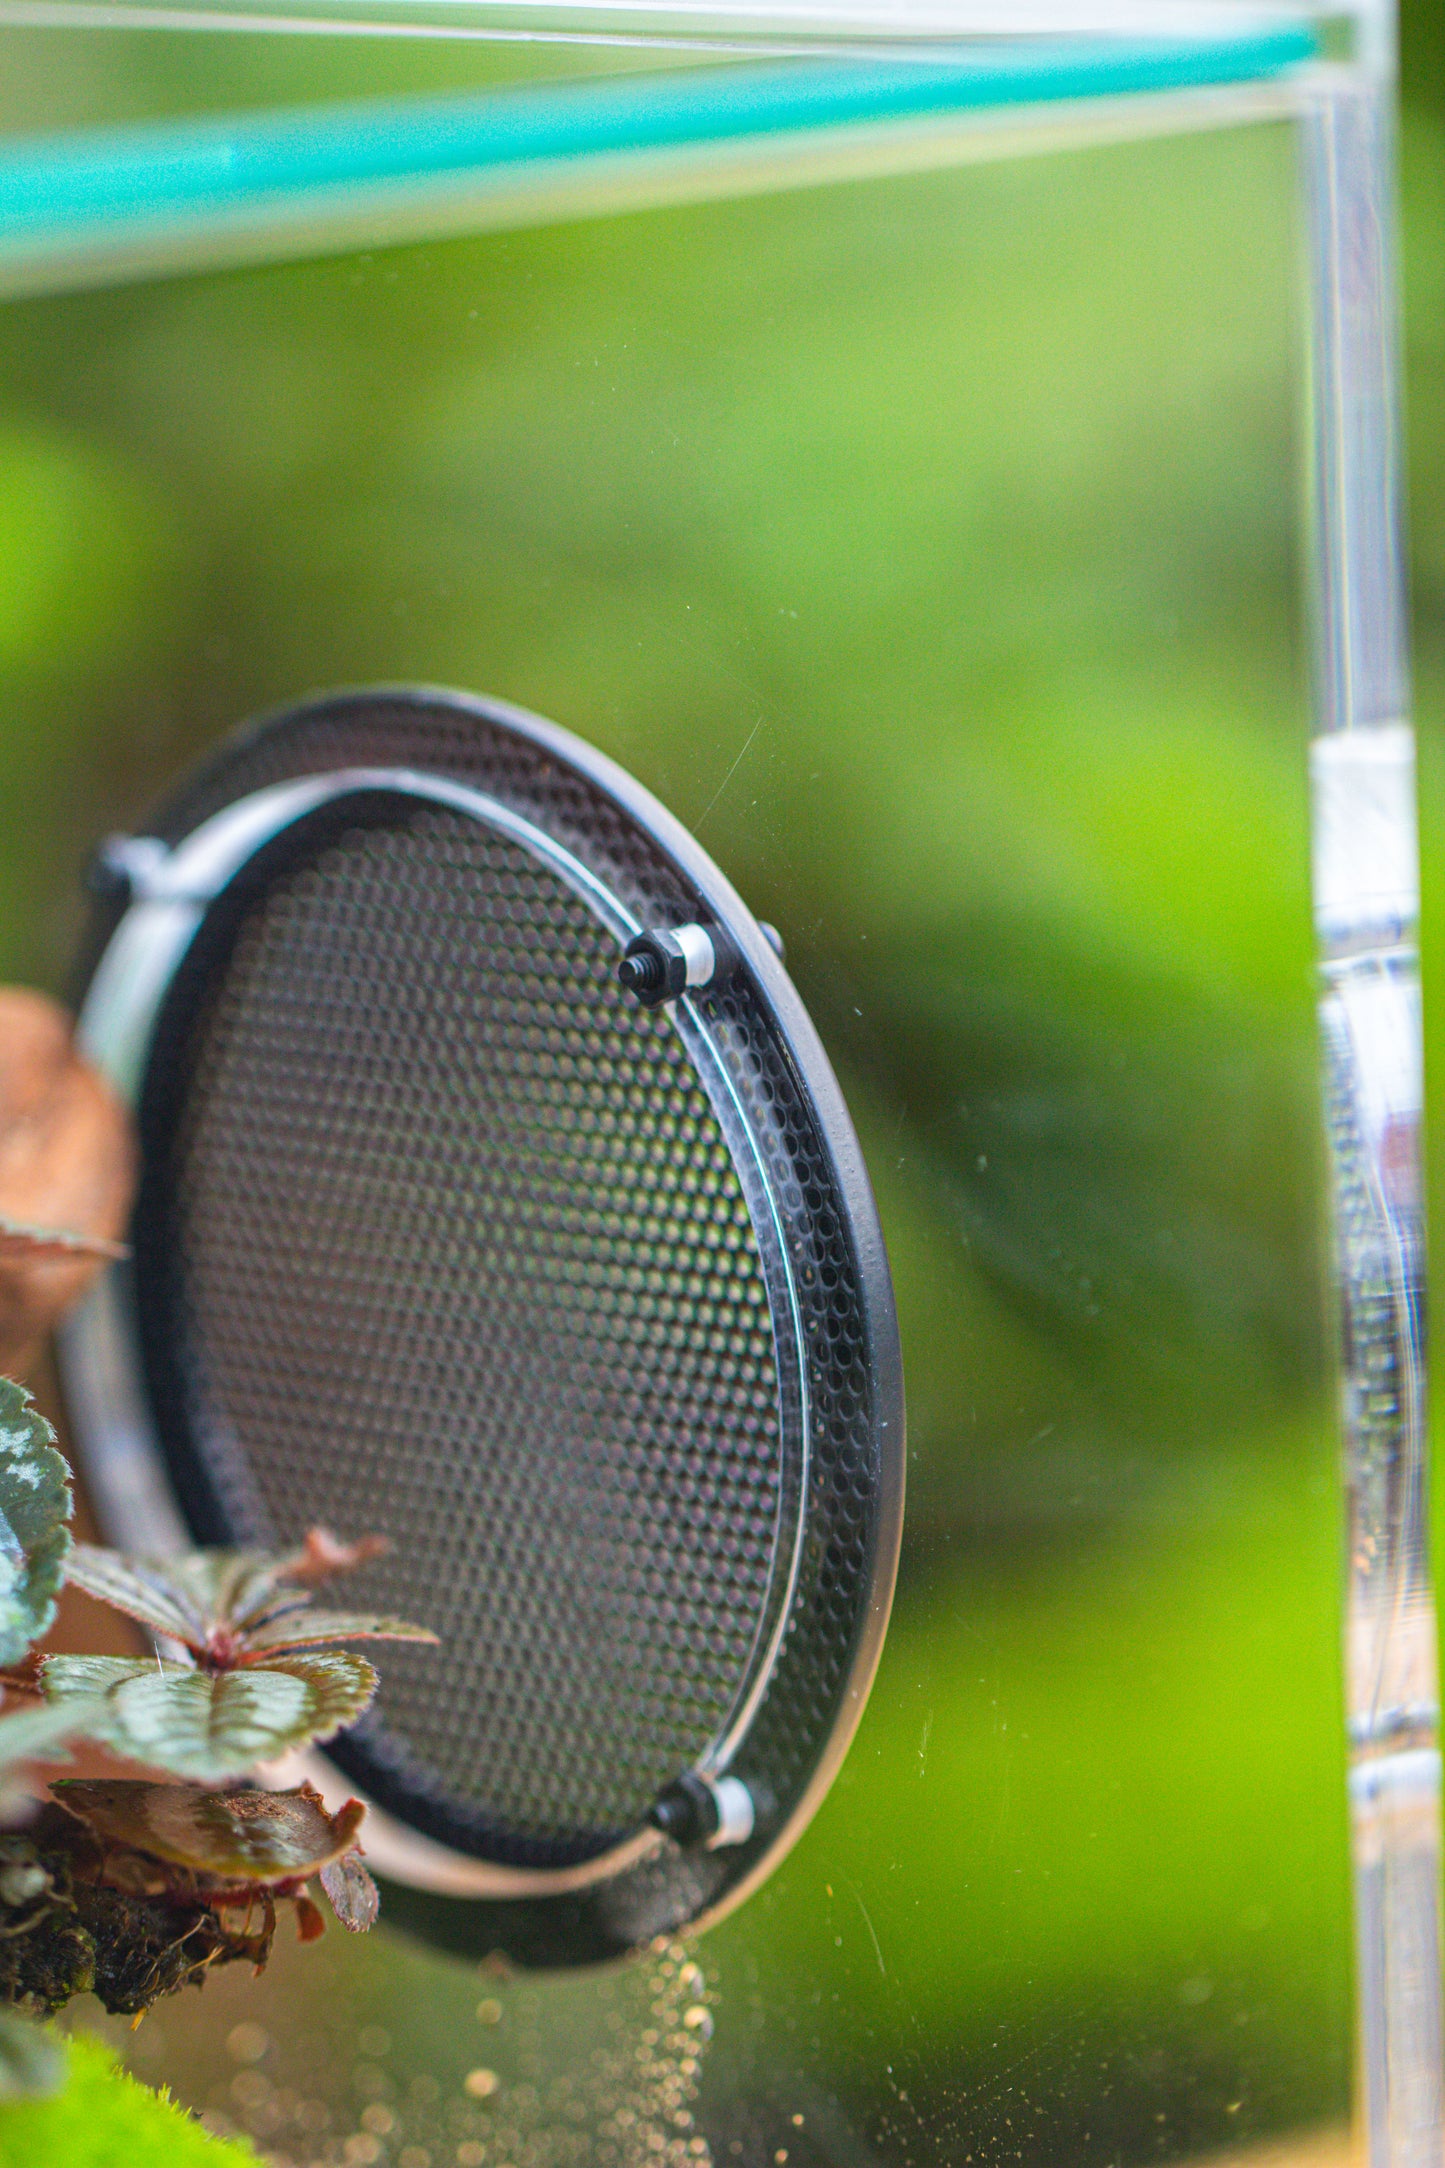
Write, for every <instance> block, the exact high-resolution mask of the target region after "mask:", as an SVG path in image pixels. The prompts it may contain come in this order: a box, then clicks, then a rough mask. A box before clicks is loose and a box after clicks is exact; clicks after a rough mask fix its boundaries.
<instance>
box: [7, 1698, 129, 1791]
mask: <svg viewBox="0 0 1445 2168" xmlns="http://www.w3.org/2000/svg"><path fill="white" fill-rule="evenodd" d="M104 1721H105V1702H104V1699H103V1698H102V1697H101V1696H99V1695H90V1696H84V1695H76V1696H74V1697H73V1698H70V1699H67V1700H65V1701H63V1702H53V1701H42V1702H40V1703H38V1704H37V1705H36V1706H35V1707H33V1708H30V1709H17V1710H16V1711H15V1713H14V1715H13V1716H0V1772H3V1771H6V1770H9V1769H13V1768H14V1767H15V1766H16V1764H17V1763H18V1762H27V1761H68V1760H69V1758H70V1757H69V1756H68V1755H67V1754H66V1753H65V1752H64V1751H63V1749H64V1743H65V1741H66V1740H67V1739H74V1738H76V1737H77V1736H78V1735H79V1734H80V1733H81V1732H84V1731H88V1730H89V1729H90V1727H91V1725H92V1724H103V1723H104Z"/></svg>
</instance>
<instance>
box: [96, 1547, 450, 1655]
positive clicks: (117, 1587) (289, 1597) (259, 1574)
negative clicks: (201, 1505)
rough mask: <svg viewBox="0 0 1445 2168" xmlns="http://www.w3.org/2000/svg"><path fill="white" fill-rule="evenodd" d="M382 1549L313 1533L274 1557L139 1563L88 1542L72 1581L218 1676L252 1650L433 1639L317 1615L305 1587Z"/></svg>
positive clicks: (355, 1618) (246, 1553)
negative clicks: (164, 1637)
mask: <svg viewBox="0 0 1445 2168" xmlns="http://www.w3.org/2000/svg"><path fill="white" fill-rule="evenodd" d="M384 1549H385V1545H384V1544H383V1543H382V1542H381V1540H380V1538H378V1537H375V1536H367V1537H364V1538H363V1539H362V1541H361V1542H360V1543H350V1544H349V1543H341V1542H339V1541H338V1540H337V1538H336V1537H335V1536H332V1535H328V1533H327V1532H326V1530H325V1529H324V1528H313V1529H312V1531H311V1533H310V1534H309V1535H308V1536H307V1538H306V1542H305V1544H304V1546H303V1547H302V1548H301V1549H300V1550H299V1551H291V1552H287V1553H285V1554H284V1555H280V1556H275V1557H273V1556H271V1555H270V1554H269V1553H267V1552H264V1551H252V1550H212V1551H189V1552H185V1553H182V1554H180V1555H179V1556H177V1557H174V1558H132V1557H127V1556H125V1555H123V1554H122V1553H121V1552H119V1551H106V1550H101V1549H98V1548H97V1547H96V1546H95V1545H94V1544H89V1543H84V1544H78V1545H77V1546H76V1551H75V1557H74V1561H73V1563H72V1565H71V1568H70V1574H69V1578H70V1579H71V1580H72V1581H73V1582H74V1583H75V1585H76V1587H77V1588H83V1589H85V1590H86V1592H87V1593H88V1594H89V1595H92V1596H97V1597H99V1598H100V1600H101V1601H102V1602H103V1603H108V1604H111V1605H113V1606H114V1608H115V1609H116V1610H117V1611H124V1612H125V1613H126V1614H127V1615H128V1616H129V1617H131V1618H134V1619H139V1620H140V1621H141V1623H142V1624H143V1625H146V1626H149V1627H150V1629H151V1631H152V1632H153V1633H157V1634H163V1635H167V1636H169V1637H170V1638H171V1639H172V1640H176V1641H181V1642H183V1643H184V1644H185V1646H186V1647H187V1648H189V1649H191V1650H193V1651H194V1653H195V1654H196V1655H197V1656H198V1657H200V1658H201V1659H202V1660H203V1662H204V1663H205V1664H206V1665H207V1666H208V1668H209V1669H211V1670H216V1671H220V1670H229V1669H231V1668H233V1667H235V1666H237V1665H240V1664H246V1663H249V1662H250V1661H251V1655H250V1652H251V1651H252V1650H262V1651H271V1650H278V1649H298V1648H313V1647H316V1646H318V1645H319V1644H320V1643H322V1642H326V1641H342V1640H350V1639H367V1640H384V1641H433V1640H435V1638H436V1637H435V1635H433V1634H431V1633H429V1632H428V1631H427V1629H426V1628H425V1627H423V1626H413V1625H411V1624H409V1623H408V1622H407V1621H406V1620H405V1619H392V1618H375V1617H373V1616H372V1615H371V1614H370V1613H360V1612H343V1611H329V1612H320V1611H312V1610H311V1601H312V1599H311V1593H310V1590H309V1588H307V1587H306V1586H305V1585H304V1584H305V1583H306V1582H308V1581H315V1580H319V1579H322V1578H324V1577H325V1576H326V1575H327V1574H330V1573H340V1572H344V1571H345V1570H346V1569H347V1568H348V1567H351V1566H356V1565H360V1564H362V1563H363V1562H364V1561H365V1560H366V1559H368V1558H374V1557H375V1556H376V1555H377V1553H378V1551H380V1550H384ZM297 1621H304V1624H300V1625H297V1624H295V1623H293V1622H297Z"/></svg>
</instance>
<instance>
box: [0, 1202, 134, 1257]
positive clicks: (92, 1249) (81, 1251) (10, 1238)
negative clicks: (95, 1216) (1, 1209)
mask: <svg viewBox="0 0 1445 2168" xmlns="http://www.w3.org/2000/svg"><path fill="white" fill-rule="evenodd" d="M129 1255H130V1251H129V1250H128V1249H127V1248H126V1246H125V1244H124V1243H123V1242H109V1241H107V1240H106V1238H105V1236H104V1235H77V1234H72V1233H71V1232H70V1230H69V1229H68V1228H65V1227H32V1226H31V1225H30V1224H29V1223H28V1222H27V1221H25V1220H14V1219H8V1218H6V1216H5V1214H4V1213H0V1259H4V1260H5V1261H6V1262H7V1263H8V1262H9V1261H10V1260H11V1259H12V1258H15V1259H19V1260H21V1261H22V1262H23V1261H27V1260H28V1261H29V1262H30V1263H32V1264H37V1265H46V1264H52V1263H53V1264H66V1263H68V1262H69V1261H70V1259H72V1258H74V1257H108V1258H111V1259H114V1258H117V1257H129Z"/></svg>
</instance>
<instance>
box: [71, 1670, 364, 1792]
mask: <svg viewBox="0 0 1445 2168" xmlns="http://www.w3.org/2000/svg"><path fill="white" fill-rule="evenodd" d="M42 1684H43V1688H44V1692H45V1695H46V1698H47V1699H48V1700H52V1701H59V1700H63V1699H66V1698H68V1697H70V1696H72V1695H80V1694H85V1695H93V1694H95V1693H96V1692H98V1691H99V1692H103V1693H104V1694H105V1696H106V1700H105V1707H104V1709H103V1711H102V1712H101V1720H102V1721H101V1723H100V1724H97V1725H96V1726H95V1727H94V1729H93V1730H92V1736H93V1737H95V1738H99V1739H102V1740H103V1741H104V1743H105V1744H106V1745H107V1746H109V1747H112V1748H113V1749H114V1751H115V1752H116V1753H118V1754H125V1755H128V1756H129V1757H130V1758H131V1760H133V1761H140V1762H149V1763H150V1764H151V1765H152V1766H153V1767H154V1768H158V1769H168V1770H170V1771H171V1772H172V1773H173V1774H174V1775H175V1776H179V1777H192V1778H194V1779H195V1780H196V1781H197V1782H198V1783H202V1784H219V1783H222V1782H224V1781H225V1780H226V1779H227V1778H229V1777H237V1776H244V1775H245V1773H246V1771H247V1770H248V1769H250V1768H252V1767H254V1765H255V1764H256V1763H257V1762H260V1761H272V1760H274V1759H275V1758H276V1756H277V1755H279V1754H285V1753H289V1752H290V1751H291V1749H292V1748H294V1747H301V1746H307V1745H309V1744H310V1743H311V1741H312V1740H313V1739H329V1738H330V1737H331V1736H332V1734H333V1733H334V1732H337V1731H340V1730H341V1728H342V1726H343V1725H345V1724H353V1723H355V1721H356V1719H357V1717H359V1716H360V1715H361V1713H362V1711H363V1710H364V1709H365V1708H366V1707H367V1706H368V1704H369V1703H370V1701H371V1698H372V1695H373V1694H374V1693H375V1692H376V1685H377V1679H376V1673H375V1671H374V1670H373V1669H372V1667H371V1665H370V1664H369V1663H368V1662H367V1661H366V1659H365V1657H364V1656H353V1655H351V1654H350V1653H349V1652H348V1651H345V1650H341V1649H328V1650H325V1651H319V1652H304V1653H302V1654H299V1655H295V1656H287V1657H282V1658H279V1659H277V1660H276V1661H275V1662H274V1663H271V1664H268V1665H267V1666H266V1667H265V1669H261V1668H260V1667H259V1666H258V1667H254V1668H248V1669H247V1670H244V1671H221V1672H210V1671H196V1670H192V1669H191V1668H190V1666H189V1665H181V1664H161V1663H159V1662H157V1663H147V1662H145V1661H144V1660H143V1659H141V1658H135V1657H123V1656H52V1657H49V1658H48V1659H47V1660H46V1663H45V1666H44V1670H43V1673H42Z"/></svg>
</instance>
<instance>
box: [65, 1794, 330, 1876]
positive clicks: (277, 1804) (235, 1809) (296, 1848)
mask: <svg viewBox="0 0 1445 2168" xmlns="http://www.w3.org/2000/svg"><path fill="white" fill-rule="evenodd" d="M51 1789H52V1790H53V1792H54V1794H55V1796H56V1798H57V1799H58V1800H59V1801H60V1803H61V1805H62V1806H63V1807H67V1808H69V1810H70V1812H71V1813H72V1814H74V1815H78V1816H79V1818H80V1820H81V1821H83V1822H84V1823H85V1825H86V1827H87V1828H88V1829H91V1830H93V1831H94V1832H95V1834H96V1836H98V1837H100V1838H103V1839H104V1840H105V1842H106V1843H108V1844H118V1845H119V1844H123V1845H129V1846H130V1847H131V1848H132V1849H133V1850H135V1851H137V1852H145V1853H148V1854H149V1855H150V1857H151V1858H153V1859H162V1860H165V1861H167V1862H168V1864H170V1865H171V1866H176V1867H188V1868H190V1869H191V1871H192V1872H193V1873H195V1874H198V1875H201V1876H203V1877H205V1878H207V1879H208V1880H211V1881H214V1882H221V1883H235V1882H256V1883H275V1882H287V1881H296V1880H304V1879H305V1877H306V1876H307V1875H312V1874H316V1873H318V1872H319V1871H320V1870H321V1869H322V1868H324V1867H329V1866H330V1865H331V1864H332V1862H333V1861H336V1860H339V1859H340V1858H341V1857H342V1856H343V1854H345V1853H347V1852H350V1851H351V1850H352V1849H353V1848H354V1846H355V1843H356V1834H357V1831H358V1830H359V1829H360V1827H361V1824H362V1821H363V1820H364V1818H365V1814H366V1809H365V1808H364V1807H363V1806H362V1804H361V1802H360V1800H357V1799H350V1800H348V1801H347V1803H346V1805H345V1806H344V1807H343V1808H342V1809H341V1811H340V1812H339V1813H338V1814H334V1815H333V1814H328V1813H327V1811H326V1806H325V1803H324V1801H323V1800H322V1797H321V1794H320V1793H319V1792H318V1791H315V1790H313V1788H312V1787H311V1786H310V1785H309V1784H303V1785H302V1786H301V1788H300V1790H299V1791H294V1792H261V1791H225V1792H214V1791H207V1790H205V1789H203V1788H202V1787H201V1786H200V1785H197V1784H147V1783H144V1782H138V1781H135V1780H128V1779H125V1778H108V1779H105V1780H103V1781H100V1782H90V1781H88V1780H86V1779H84V1778H78V1777H70V1778H61V1779H60V1780H59V1781H57V1782H56V1783H55V1784H54V1785H52V1787H51Z"/></svg>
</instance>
